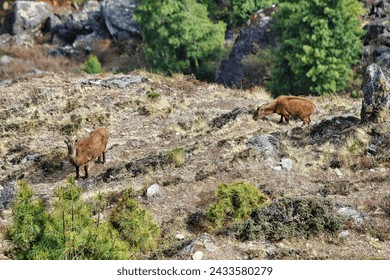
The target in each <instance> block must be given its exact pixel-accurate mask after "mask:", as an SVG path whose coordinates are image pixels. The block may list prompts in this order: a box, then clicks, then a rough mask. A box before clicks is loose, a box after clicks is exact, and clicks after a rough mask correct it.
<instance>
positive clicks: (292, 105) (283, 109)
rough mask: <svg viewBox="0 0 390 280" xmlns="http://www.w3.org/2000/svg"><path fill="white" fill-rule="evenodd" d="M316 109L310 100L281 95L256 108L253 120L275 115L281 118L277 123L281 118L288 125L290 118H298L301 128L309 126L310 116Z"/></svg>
mask: <svg viewBox="0 0 390 280" xmlns="http://www.w3.org/2000/svg"><path fill="white" fill-rule="evenodd" d="M316 107H317V106H316V105H315V104H314V103H313V101H311V100H310V99H307V98H304V97H299V96H284V95H283V96H279V97H278V98H276V99H275V100H274V101H273V102H271V103H270V104H267V105H265V106H260V107H258V108H257V111H256V114H255V117H254V119H255V120H257V119H258V118H260V117H263V116H267V115H270V114H273V113H277V114H279V115H280V116H281V117H280V121H279V123H282V122H283V118H284V119H285V120H286V122H287V123H289V119H290V116H291V117H293V118H295V117H299V118H300V119H301V120H302V121H303V124H302V126H303V125H305V124H307V125H309V124H310V122H311V115H312V114H313V113H314V111H315V109H316Z"/></svg>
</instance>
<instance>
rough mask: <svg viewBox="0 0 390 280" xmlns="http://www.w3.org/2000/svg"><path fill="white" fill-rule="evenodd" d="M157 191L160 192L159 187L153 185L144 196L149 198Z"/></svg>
mask: <svg viewBox="0 0 390 280" xmlns="http://www.w3.org/2000/svg"><path fill="white" fill-rule="evenodd" d="M159 191H160V186H159V185H158V184H153V185H151V186H150V187H149V188H148V190H147V191H146V196H147V197H148V198H151V197H153V196H155V195H156V194H157V193H158V192H159Z"/></svg>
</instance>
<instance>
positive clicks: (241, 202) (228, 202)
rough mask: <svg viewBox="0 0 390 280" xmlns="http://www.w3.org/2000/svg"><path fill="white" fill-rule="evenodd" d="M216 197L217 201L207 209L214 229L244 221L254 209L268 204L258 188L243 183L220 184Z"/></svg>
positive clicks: (267, 200)
mask: <svg viewBox="0 0 390 280" xmlns="http://www.w3.org/2000/svg"><path fill="white" fill-rule="evenodd" d="M216 195H217V201H216V202H215V203H213V204H212V205H211V206H210V207H209V209H208V213H207V216H208V218H209V220H210V221H211V222H212V224H213V226H214V228H216V229H221V228H222V227H224V226H227V225H229V224H230V223H236V222H239V221H242V220H245V219H247V218H249V216H250V214H251V213H252V212H253V211H254V210H255V209H258V208H260V207H263V206H265V205H267V204H268V203H269V202H270V199H269V198H268V197H267V196H266V195H264V194H263V193H261V192H260V190H259V189H258V188H256V187H255V186H253V185H252V184H250V183H244V182H238V183H232V184H230V185H226V184H222V185H220V186H219V187H218V188H217V191H216Z"/></svg>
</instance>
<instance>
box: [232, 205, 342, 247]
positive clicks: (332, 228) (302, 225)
mask: <svg viewBox="0 0 390 280" xmlns="http://www.w3.org/2000/svg"><path fill="white" fill-rule="evenodd" d="M344 221H345V219H344V218H343V217H342V216H341V215H339V214H338V213H337V212H336V211H335V210H334V207H333V204H332V202H331V201H329V200H324V199H317V198H282V199H279V200H277V201H274V202H272V203H271V204H269V205H268V206H267V207H265V208H263V209H257V210H256V211H254V212H253V213H252V216H251V219H248V220H246V221H245V222H242V223H237V224H236V225H234V228H233V232H235V234H236V236H237V238H238V239H242V240H254V239H258V238H260V237H265V238H267V239H269V240H272V241H278V240H282V239H285V238H289V237H293V236H304V237H309V236H314V235H317V234H320V233H335V232H337V231H338V230H339V229H341V227H342V226H343V224H344Z"/></svg>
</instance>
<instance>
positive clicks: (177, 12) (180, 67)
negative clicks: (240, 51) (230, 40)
mask: <svg viewBox="0 0 390 280" xmlns="http://www.w3.org/2000/svg"><path fill="white" fill-rule="evenodd" d="M135 18H136V20H137V21H138V22H139V23H140V25H141V27H142V37H143V40H144V42H145V56H146V58H147V60H148V61H149V63H151V65H152V66H153V67H154V68H155V69H156V70H158V71H162V72H166V73H174V72H182V73H185V74H188V73H194V74H195V75H200V74H203V75H204V71H206V70H207V69H208V70H207V71H209V72H210V73H209V74H210V75H214V73H215V71H214V70H215V67H214V68H212V67H210V64H212V62H213V60H214V59H216V57H217V56H218V55H219V53H220V52H221V50H222V48H223V45H224V33H225V24H224V23H223V22H218V23H216V24H214V23H213V22H212V21H211V20H210V19H209V17H208V12H207V7H206V6H205V5H203V4H200V3H198V2H197V1H196V0H164V1H163V0H144V1H142V3H141V4H140V5H139V6H138V8H137V10H136V13H135ZM210 68H211V69H210Z"/></svg>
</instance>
